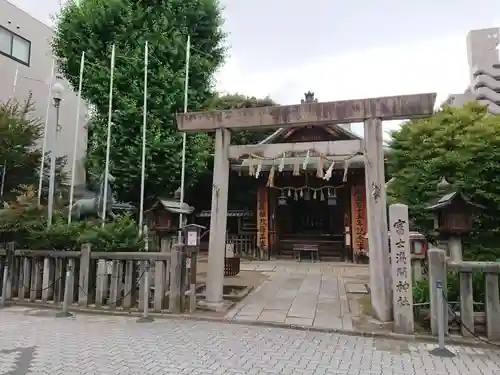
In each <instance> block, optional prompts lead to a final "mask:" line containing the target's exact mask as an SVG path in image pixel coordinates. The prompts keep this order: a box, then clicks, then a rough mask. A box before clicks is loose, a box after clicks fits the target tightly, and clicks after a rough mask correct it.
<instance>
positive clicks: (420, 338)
mask: <svg viewBox="0 0 500 375" xmlns="http://www.w3.org/2000/svg"><path fill="white" fill-rule="evenodd" d="M14 306H24V307H31V308H34V309H35V308H38V309H50V310H57V309H60V308H61V307H60V306H56V305H53V304H40V303H36V302H35V303H33V302H27V301H22V302H21V301H11V302H10V303H9V304H6V306H5V308H3V309H0V311H1V310H5V309H6V308H8V307H14ZM68 310H69V311H71V312H73V313H81V314H87V315H103V316H124V317H137V318H138V317H141V316H142V314H141V312H139V311H137V310H136V311H120V310H106V309H94V308H84V307H78V306H70V307H69V309H68ZM149 316H150V317H152V318H158V319H172V320H191V321H199V322H217V323H224V324H234V325H239V326H253V327H263V328H266V327H267V328H281V329H292V330H296V331H305V332H318V333H333V334H339V335H345V336H353V337H365V338H373V339H377V338H379V339H389V340H398V341H407V342H420V343H429V344H436V345H437V338H435V337H434V336H430V335H425V334H413V335H409V334H399V333H394V332H368V331H366V332H362V331H354V330H346V329H338V328H321V327H310V326H302V325H297V324H288V323H278V322H264V321H255V320H229V319H227V318H225V317H224V316H220V317H218V316H202V315H189V314H170V313H155V312H149ZM446 344H447V345H462V346H473V347H475V348H488V349H491V348H492V347H493V345H491V344H488V343H486V342H482V341H479V340H474V339H467V338H464V337H461V336H456V335H453V336H448V337H447V338H446Z"/></svg>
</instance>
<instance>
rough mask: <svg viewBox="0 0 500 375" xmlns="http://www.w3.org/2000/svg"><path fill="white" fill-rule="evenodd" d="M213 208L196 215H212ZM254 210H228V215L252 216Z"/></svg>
mask: <svg viewBox="0 0 500 375" xmlns="http://www.w3.org/2000/svg"><path fill="white" fill-rule="evenodd" d="M211 212H212V211H211V210H203V211H200V212H198V213H197V214H196V217H210V216H211ZM253 215H254V213H253V211H250V210H227V216H228V217H252V216H253Z"/></svg>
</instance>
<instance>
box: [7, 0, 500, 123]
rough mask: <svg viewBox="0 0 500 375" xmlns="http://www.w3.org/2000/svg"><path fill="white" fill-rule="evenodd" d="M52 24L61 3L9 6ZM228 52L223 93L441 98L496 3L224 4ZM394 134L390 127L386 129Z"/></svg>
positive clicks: (454, 83) (496, 11) (336, 0)
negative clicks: (473, 32)
mask: <svg viewBox="0 0 500 375" xmlns="http://www.w3.org/2000/svg"><path fill="white" fill-rule="evenodd" d="M11 2H13V3H14V4H16V5H17V6H19V7H20V8H22V9H24V10H26V11H27V12H29V13H30V14H32V15H33V16H34V17H37V18H39V19H40V20H42V21H44V22H46V23H50V22H51V21H50V15H51V14H55V13H56V12H57V9H58V6H59V5H58V4H59V1H58V0H11ZM222 3H223V4H224V5H225V7H226V8H225V18H226V24H225V28H226V31H227V32H228V33H229V44H230V46H231V50H230V51H231V55H230V58H229V59H228V61H227V63H226V66H225V67H224V68H223V69H222V70H221V72H220V74H219V76H218V81H219V84H218V87H219V89H220V90H221V91H228V92H239V93H243V94H248V95H255V96H266V95H270V96H271V97H272V98H273V99H274V100H275V101H276V102H278V103H280V104H293V103H298V102H299V101H300V99H302V97H303V93H304V92H306V91H308V90H311V91H313V92H315V94H316V97H317V98H319V100H321V101H330V100H341V99H355V98H362V97H372V96H382V95H397V94H412V93H419V92H437V93H438V101H442V100H444V99H445V98H446V96H447V95H448V94H450V93H459V92H462V91H463V90H464V89H465V88H466V86H467V84H468V65H467V57H466V45H465V37H466V35H467V32H468V31H469V30H471V29H478V28H487V27H498V26H500V2H499V1H498V0H461V1H452V0H439V1H436V0H432V1H431V0H420V1H401V0H380V1H373V0H307V1H303V0H222ZM389 127H392V126H389Z"/></svg>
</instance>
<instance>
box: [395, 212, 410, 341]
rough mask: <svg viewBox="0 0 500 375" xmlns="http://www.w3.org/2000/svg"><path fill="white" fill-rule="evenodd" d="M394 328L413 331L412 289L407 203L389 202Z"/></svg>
mask: <svg viewBox="0 0 500 375" xmlns="http://www.w3.org/2000/svg"><path fill="white" fill-rule="evenodd" d="M389 229H390V235H391V241H390V244H391V265H392V293H393V308H394V332H396V333H407V334H410V333H413V331H414V328H415V324H414V317H413V293H412V277H411V276H412V272H411V252H410V226H409V224H408V206H406V205H404V204H391V205H390V206H389Z"/></svg>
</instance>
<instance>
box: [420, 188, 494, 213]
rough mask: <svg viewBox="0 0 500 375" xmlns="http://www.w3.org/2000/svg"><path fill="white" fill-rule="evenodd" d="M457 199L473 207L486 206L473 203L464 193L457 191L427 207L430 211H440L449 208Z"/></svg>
mask: <svg viewBox="0 0 500 375" xmlns="http://www.w3.org/2000/svg"><path fill="white" fill-rule="evenodd" d="M455 199H462V200H463V201H464V202H465V203H467V204H469V205H471V206H473V207H477V208H484V206H482V205H480V204H476V203H474V202H472V201H471V200H470V199H469V198H467V197H466V196H465V195H464V194H463V193H462V192H460V191H458V190H457V191H453V192H451V193H447V194H445V195H443V196H441V197H438V198H436V199H435V200H434V201H432V202H431V205H429V206H428V207H427V209H428V210H440V209H442V208H445V207H447V206H449V205H450V204H451V203H452V202H453V201H454V200H455Z"/></svg>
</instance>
